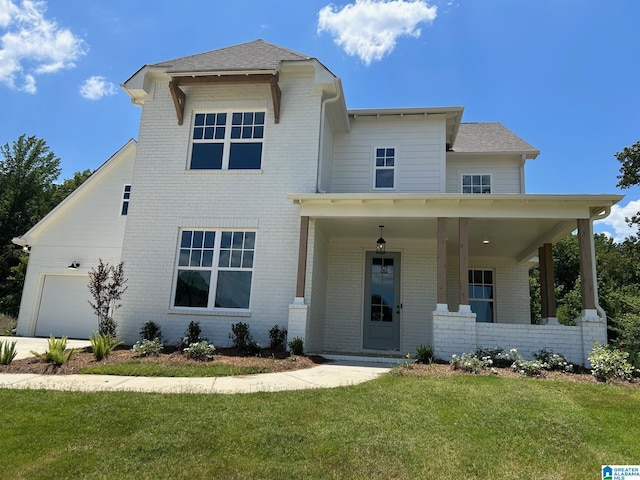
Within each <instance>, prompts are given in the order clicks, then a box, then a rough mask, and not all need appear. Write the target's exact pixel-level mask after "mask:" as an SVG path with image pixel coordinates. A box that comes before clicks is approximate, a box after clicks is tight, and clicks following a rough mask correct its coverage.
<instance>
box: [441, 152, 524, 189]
mask: <svg viewBox="0 0 640 480" xmlns="http://www.w3.org/2000/svg"><path fill="white" fill-rule="evenodd" d="M522 168H523V165H522V158H521V157H519V156H507V157H500V158H498V157H495V156H466V155H465V156H453V155H448V156H447V193H462V190H461V182H462V180H461V176H462V175H464V174H472V175H486V174H489V175H491V193H524V185H522V180H521V178H522V176H521V173H522Z"/></svg>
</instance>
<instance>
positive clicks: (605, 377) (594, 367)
mask: <svg viewBox="0 0 640 480" xmlns="http://www.w3.org/2000/svg"><path fill="white" fill-rule="evenodd" d="M628 359H629V352H624V351H622V350H619V349H617V348H614V347H612V346H611V345H601V344H600V343H598V342H593V349H592V350H591V352H589V361H590V362H591V374H592V375H593V376H594V377H596V378H597V379H598V380H599V381H601V382H606V381H611V380H628V381H631V380H632V379H633V376H634V374H637V373H638V370H637V369H636V368H635V367H634V366H633V365H631V364H630V363H629V361H628Z"/></svg>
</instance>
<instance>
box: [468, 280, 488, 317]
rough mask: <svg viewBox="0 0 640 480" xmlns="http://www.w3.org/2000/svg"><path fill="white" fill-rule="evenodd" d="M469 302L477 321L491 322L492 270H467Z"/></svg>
mask: <svg viewBox="0 0 640 480" xmlns="http://www.w3.org/2000/svg"><path fill="white" fill-rule="evenodd" d="M469 304H470V305H471V311H472V312H473V313H475V314H476V321H477V322H493V318H494V288H493V271H492V270H481V269H470V270H469Z"/></svg>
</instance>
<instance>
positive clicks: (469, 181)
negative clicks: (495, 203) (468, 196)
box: [462, 175, 491, 193]
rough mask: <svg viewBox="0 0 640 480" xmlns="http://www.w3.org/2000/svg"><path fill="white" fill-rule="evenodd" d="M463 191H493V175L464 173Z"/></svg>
mask: <svg viewBox="0 0 640 480" xmlns="http://www.w3.org/2000/svg"><path fill="white" fill-rule="evenodd" d="M462 193H491V175H462Z"/></svg>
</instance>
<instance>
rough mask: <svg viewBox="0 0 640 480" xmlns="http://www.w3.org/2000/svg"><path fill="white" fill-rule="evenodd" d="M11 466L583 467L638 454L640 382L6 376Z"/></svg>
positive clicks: (5, 449)
mask: <svg viewBox="0 0 640 480" xmlns="http://www.w3.org/2000/svg"><path fill="white" fill-rule="evenodd" d="M0 405H2V408H1V409H0V425H2V435H0V451H1V452H2V477H3V478H14V479H19V478H24V479H31V478H38V479H48V478H51V479H54V478H98V479H99V478H104V479H114V478H116V479H117V478H123V479H124V478H127V479H129V478H140V479H146V478H149V479H159V478H194V479H195V478H236V479H237V478H264V479H280V478H286V479H297V478H300V479H302V478H340V479H342V478H347V479H349V478H353V479H388V478H396V479H405V478H406V479H410V478H412V479H413V478H420V479H440V478H454V479H488V478H491V479H513V478H519V479H536V480H537V479H540V478H545V479H583V478H600V466H601V465H603V464H622V465H624V464H638V463H639V462H640V460H639V457H638V451H640V429H638V428H637V425H640V389H638V388H635V387H626V386H618V385H606V384H593V383H575V382H568V381H563V380H554V379H547V380H539V379H529V378H501V377H494V376H469V375H456V376H428V375H427V376H414V375H393V374H392V375H387V376H384V377H382V378H379V379H378V380H375V381H372V382H368V383H365V384H361V385H357V386H352V387H344V388H336V389H329V390H306V391H297V392H278V393H255V394H240V395H200V394H173V395H162V394H143V393H123V392H102V393H75V392H54V391H20V390H0Z"/></svg>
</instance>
